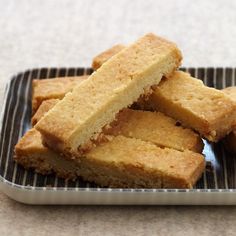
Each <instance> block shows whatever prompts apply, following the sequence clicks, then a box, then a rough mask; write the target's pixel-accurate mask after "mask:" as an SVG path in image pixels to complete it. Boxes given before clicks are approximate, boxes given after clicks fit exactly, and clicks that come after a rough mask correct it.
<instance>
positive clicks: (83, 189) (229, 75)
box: [0, 68, 236, 204]
mask: <svg viewBox="0 0 236 236" xmlns="http://www.w3.org/2000/svg"><path fill="white" fill-rule="evenodd" d="M182 70H184V71H188V72H189V73H190V74H191V75H193V76H194V77H197V78H199V79H201V80H203V82H204V83H205V84H206V85H207V86H210V87H214V88H217V89H222V88H224V87H228V86H233V85H235V84H236V81H235V80H236V76H235V74H236V69H235V68H182ZM91 73H92V69H90V68H41V69H33V70H28V71H26V72H23V73H19V74H17V75H15V76H14V77H13V78H12V79H11V80H10V81H9V83H8V85H7V87H6V92H5V100H4V105H3V111H2V120H1V122H2V129H1V135H0V146H1V150H0V178H1V183H0V186H1V188H2V190H3V191H4V192H5V193H6V194H7V195H9V196H10V197H12V198H14V199H16V200H18V201H21V202H25V203H32V204H236V156H234V155H232V154H230V153H228V152H227V151H226V150H225V149H224V147H223V145H222V144H221V143H217V144H214V145H213V144H209V143H207V142H205V148H204V154H205V156H206V160H207V168H206V171H205V172H204V174H203V176H202V178H201V179H200V180H199V181H198V183H197V185H196V186H195V188H194V189H192V190H189V189H181V190H180V189H111V188H99V186H97V185H96V184H94V183H88V182H84V181H82V180H81V179H78V180H77V181H76V182H72V181H68V182H67V181H65V180H63V179H60V178H57V177H55V176H54V175H49V176H43V175H40V174H37V173H35V172H34V171H32V170H28V171H26V170H24V168H22V167H21V166H19V165H17V164H16V163H15V162H14V160H13V150H14V146H15V144H16V143H17V141H18V140H19V139H20V137H21V136H22V135H23V134H24V133H25V132H26V131H27V130H28V129H29V128H30V126H31V124H30V119H31V82H32V80H33V79H46V78H52V79H53V78H55V77H64V76H76V75H83V74H91Z"/></svg>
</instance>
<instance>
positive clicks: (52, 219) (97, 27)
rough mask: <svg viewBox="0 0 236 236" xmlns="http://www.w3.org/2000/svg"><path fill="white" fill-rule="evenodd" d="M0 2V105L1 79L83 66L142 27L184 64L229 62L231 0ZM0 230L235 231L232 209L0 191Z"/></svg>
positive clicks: (235, 55) (234, 52)
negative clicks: (84, 201)
mask: <svg viewBox="0 0 236 236" xmlns="http://www.w3.org/2000/svg"><path fill="white" fill-rule="evenodd" d="M191 3H192V4H190V1H188V0H178V1H176V0H164V1H155V0H153V1H150V0H137V1H131V0H119V1H105V0H99V1H95V0H94V1H92V0H78V1H71V0H67V1H63V0H59V1H58V0H40V1H30V0H21V1H18V0H8V1H4V0H0V12H1V13H0V99H1V100H0V109H1V104H2V101H3V91H4V87H5V84H6V82H7V81H8V80H9V78H10V77H11V76H12V75H13V74H14V73H17V72H19V71H23V70H25V69H28V68H33V67H43V66H46V67H49V66H66V67H69V66H89V65H90V64H91V58H92V57H93V56H94V55H95V54H97V53H99V52H101V51H102V50H104V49H106V48H108V47H110V46H112V45H113V44H115V43H129V42H132V41H133V40H135V39H136V38H137V37H139V36H141V35H143V34H145V33H147V32H154V33H156V34H159V35H162V36H164V37H167V38H169V39H171V40H173V41H175V42H176V43H177V44H178V46H179V47H180V48H181V49H182V52H183V54H184V61H183V65H184V66H236V27H235V23H236V14H235V9H236V1H233V0H232V1H220V0H217V1H206V0H199V1H194V2H193V1H191ZM0 202H1V203H0V235H12V236H13V235H53V234H55V235H115V234H117V235H134V234H135V235H155V234H160V235H235V234H236V224H235V221H236V207H234V206H233V207H226V206H221V207H214V206H212V207H203V206H202V207H197V206H195V207H191V206H189V207H187V206H177V207H175V206H170V207H168V206H165V207H161V206H28V205H22V204H20V203H17V202H14V201H12V200H10V199H9V198H7V197H6V196H5V195H4V194H1V193H0Z"/></svg>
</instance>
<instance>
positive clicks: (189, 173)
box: [15, 128, 205, 188]
mask: <svg viewBox="0 0 236 236" xmlns="http://www.w3.org/2000/svg"><path fill="white" fill-rule="evenodd" d="M15 160H16V161H17V162H18V163H19V164H21V165H23V166H24V167H25V168H34V169H36V171H37V172H39V173H42V174H48V173H51V172H55V173H56V174H57V175H58V176H59V177H62V178H67V179H74V178H76V177H77V176H81V177H82V178H83V179H84V180H86V181H93V182H95V183H97V184H99V185H100V186H109V187H120V188H121V187H128V188H140V187H141V188H192V186H193V185H195V183H196V181H197V180H198V179H199V178H200V176H201V175H202V172H203V170H204V167H205V160H204V157H203V156H202V155H200V154H198V153H194V152H191V151H184V152H180V151H177V150H173V149H169V148H159V147H157V146H155V145H153V144H151V143H148V142H144V141H141V140H138V139H133V138H126V137H123V136H117V137H113V138H112V139H111V141H109V142H107V143H105V144H103V145H99V146H97V147H94V148H93V149H92V150H91V151H90V152H89V153H87V154H86V156H83V157H81V158H80V160H78V159H71V160H68V159H66V158H64V157H63V156H61V155H59V154H57V153H55V152H53V151H51V150H50V149H49V148H47V147H45V146H44V145H43V144H42V140H41V136H40V133H39V132H38V131H37V130H35V129H34V128H33V129H31V130H30V131H28V132H27V133H26V134H25V135H24V137H23V138H22V139H21V140H20V141H19V143H18V144H17V145H16V147H15Z"/></svg>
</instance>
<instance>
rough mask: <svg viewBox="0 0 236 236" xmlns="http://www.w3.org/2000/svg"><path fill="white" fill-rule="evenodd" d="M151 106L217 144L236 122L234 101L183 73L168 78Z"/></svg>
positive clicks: (157, 91) (152, 100) (155, 91)
mask: <svg viewBox="0 0 236 236" xmlns="http://www.w3.org/2000/svg"><path fill="white" fill-rule="evenodd" d="M147 103H148V105H149V106H151V107H152V108H153V109H155V110H158V111H161V112H163V113H164V114H166V115H168V116H170V117H173V118H174V119H176V120H179V121H180V122H181V123H182V124H183V125H185V126H187V127H190V128H193V129H195V130H196V131H198V132H199V133H200V134H201V135H202V136H203V137H205V138H206V139H208V140H209V141H213V142H217V141H218V140H220V139H221V138H223V137H224V136H226V135H227V134H228V133H230V132H231V131H232V130H233V126H234V125H235V122H236V103H235V102H234V101H232V100H231V99H230V98H229V97H228V96H226V95H225V94H224V93H223V92H222V91H219V90H217V89H214V88H209V87H207V86H205V85H204V84H203V83H202V81H200V80H198V79H196V78H193V77H191V76H190V75H189V74H188V73H185V72H181V71H178V72H175V73H174V74H173V75H172V76H169V77H167V78H164V79H163V80H162V81H161V83H160V84H159V85H158V86H156V87H155V89H154V92H153V93H152V94H151V96H150V100H149V101H148V102H147Z"/></svg>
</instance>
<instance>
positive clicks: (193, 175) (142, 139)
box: [15, 34, 236, 188]
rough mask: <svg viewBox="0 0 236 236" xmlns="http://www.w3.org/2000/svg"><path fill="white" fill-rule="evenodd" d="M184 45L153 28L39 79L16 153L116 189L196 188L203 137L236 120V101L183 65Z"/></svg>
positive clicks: (34, 164) (31, 164)
mask: <svg viewBox="0 0 236 236" xmlns="http://www.w3.org/2000/svg"><path fill="white" fill-rule="evenodd" d="M181 60H182V55H181V52H180V50H179V49H178V48H177V46H176V45H175V44H174V43H172V42H170V41H168V40H166V39H163V38H160V37H158V36H156V35H154V34H147V35H145V36H144V37H142V38H140V39H138V40H137V41H136V42H135V43H133V44H131V45H130V46H127V47H125V46H123V45H116V46H115V47H113V48H111V49H109V50H107V51H105V52H103V53H101V54H99V55H98V56H96V57H95V58H94V60H93V63H92V67H93V69H94V72H93V73H92V74H91V75H90V76H78V77H67V78H55V79H45V80H34V81H33V83H32V86H33V88H32V90H33V93H32V94H33V95H32V112H33V116H32V126H33V127H32V129H30V130H29V131H28V132H27V133H26V134H25V135H24V136H23V137H22V138H21V139H20V140H19V142H18V143H17V145H16V147H15V160H16V161H17V162H18V163H19V164H21V165H23V166H24V167H25V168H33V169H35V171H37V172H38V173H41V174H49V173H55V174H57V176H58V177H62V178H65V179H72V180H75V179H76V178H77V177H82V178H83V179H84V180H85V181H92V182H95V183H96V184H98V185H99V186H105V187H118V188H126V187H127V188H192V187H193V186H194V185H195V183H196V182H197V180H198V179H199V178H200V177H201V175H202V173H203V172H204V169H205V159H204V156H203V155H202V150H203V141H202V138H205V139H207V140H209V141H211V142H217V141H219V140H220V139H222V138H223V137H225V136H226V135H227V134H229V133H230V132H231V131H233V129H234V125H235V121H236V109H235V108H236V102H234V101H233V100H231V98H230V97H229V96H228V95H226V92H222V91H218V90H216V89H213V88H208V87H206V86H204V85H203V83H202V82H201V81H200V80H197V79H195V78H192V77H190V75H189V74H187V73H184V72H181V71H178V68H179V66H180V64H181Z"/></svg>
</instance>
